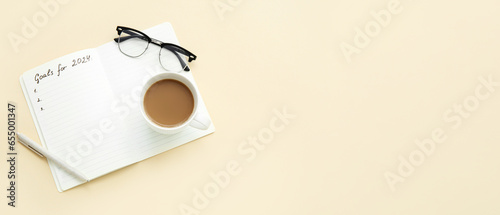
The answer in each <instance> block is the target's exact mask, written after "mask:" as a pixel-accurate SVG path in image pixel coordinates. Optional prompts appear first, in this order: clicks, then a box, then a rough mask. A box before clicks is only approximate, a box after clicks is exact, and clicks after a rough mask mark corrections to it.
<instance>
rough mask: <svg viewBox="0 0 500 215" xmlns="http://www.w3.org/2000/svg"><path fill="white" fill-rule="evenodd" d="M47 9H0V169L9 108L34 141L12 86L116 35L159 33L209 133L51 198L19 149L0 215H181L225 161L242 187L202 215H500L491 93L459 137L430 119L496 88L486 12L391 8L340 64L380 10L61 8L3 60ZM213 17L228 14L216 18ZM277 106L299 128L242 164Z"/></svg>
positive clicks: (465, 4) (188, 5)
mask: <svg viewBox="0 0 500 215" xmlns="http://www.w3.org/2000/svg"><path fill="white" fill-rule="evenodd" d="M46 1H47V0H40V1H38V0H34V1H4V2H3V4H2V7H1V8H2V9H0V19H1V20H3V21H2V28H1V30H0V35H1V38H2V39H0V44H1V49H0V57H1V59H2V72H1V84H0V86H1V89H0V92H1V94H0V95H1V101H2V107H4V110H0V113H2V114H0V115H1V118H0V119H1V120H0V125H1V130H2V132H1V134H2V136H1V138H0V139H1V140H2V143H1V144H0V154H1V155H0V157H5V153H6V148H7V143H6V141H5V140H6V136H5V132H4V131H5V130H6V126H5V125H6V116H5V115H6V114H5V113H6V110H5V109H6V108H5V107H6V103H7V101H14V102H16V103H17V104H18V107H17V110H18V129H19V131H22V132H24V133H25V134H27V135H28V136H30V137H33V138H34V139H36V140H37V141H38V140H39V139H38V136H37V133H36V130H35V127H34V124H33V121H32V118H31V115H30V114H29V110H28V107H27V104H26V102H25V99H24V96H23V94H22V92H21V88H20V85H19V81H18V78H19V76H20V75H21V74H22V73H23V72H25V71H27V70H29V69H31V68H33V67H36V66H38V65H40V64H43V63H45V62H47V61H50V60H52V59H54V58H57V57H60V56H63V55H65V54H68V53H72V52H75V51H78V50H82V49H86V48H92V47H97V46H99V45H101V44H103V43H106V42H109V41H110V40H111V39H112V38H113V37H114V36H115V34H116V31H115V27H116V26H117V25H125V26H130V27H134V28H137V29H146V28H149V27H152V26H154V25H157V24H160V23H163V22H171V24H172V25H173V27H174V29H175V30H176V33H177V37H178V38H179V40H180V42H181V45H182V46H184V47H186V48H187V49H189V50H191V51H193V52H194V53H195V54H197V55H198V56H199V59H197V60H196V61H195V62H193V63H192V64H191V65H192V69H193V73H194V76H195V78H196V81H197V83H198V85H199V88H200V90H201V92H202V96H203V97H204V100H205V102H206V105H207V107H208V110H209V111H210V113H211V116H212V118H213V121H214V124H215V126H216V128H217V130H216V132H215V133H214V134H211V135H209V136H207V137H205V138H202V139H199V140H197V141H194V142H192V143H189V144H186V145H184V146H182V147H179V148H176V149H174V150H171V151H168V152H165V153H163V154H161V155H158V156H155V157H153V158H150V159H148V160H146V161H143V162H140V163H138V164H135V165H132V166H129V167H127V168H124V169H122V170H119V171H116V172H114V173H112V174H109V175H106V176H104V177H101V178H99V179H97V180H95V181H92V182H91V183H88V184H85V185H83V186H78V187H76V188H74V189H71V190H69V191H66V192H63V193H59V192H57V190H56V187H55V184H54V181H53V178H52V175H51V173H50V170H49V167H48V164H47V162H46V161H45V160H44V159H42V158H39V157H37V156H35V155H34V154H33V153H31V152H29V151H28V150H27V149H26V148H24V147H21V146H18V151H19V157H18V159H19V161H18V166H17V167H18V178H19V179H18V184H19V185H18V193H17V197H18V201H17V207H16V208H15V209H12V208H10V207H7V201H6V198H5V197H4V196H5V195H6V193H7V192H6V191H5V189H6V185H7V177H6V175H7V174H6V173H7V166H6V164H7V163H6V162H5V160H4V159H2V160H3V161H2V162H1V163H0V189H1V190H0V196H2V199H3V200H1V201H0V214H89V213H92V214H108V213H111V214H138V213H141V214H183V213H181V212H180V211H179V206H180V205H181V204H187V205H191V206H192V203H191V201H192V199H193V198H194V196H195V194H194V191H193V190H194V189H198V190H202V189H203V187H204V186H205V185H207V184H209V183H210V182H211V179H210V173H212V172H217V171H220V170H222V169H224V168H225V165H226V164H227V163H228V162H229V161H231V160H236V161H237V162H239V163H240V164H241V172H240V173H239V174H238V175H237V176H234V177H232V178H231V183H230V184H229V186H228V187H226V188H224V189H221V190H220V191H219V192H218V193H217V195H216V196H215V197H214V198H213V199H211V200H210V202H209V205H208V207H206V208H204V209H201V210H200V211H199V212H200V214H218V215H219V214H394V215H397V214H408V215H409V214H500V204H498V202H499V201H500V194H499V193H500V185H499V183H498V182H499V181H500V168H499V167H500V160H499V157H498V152H499V150H500V147H499V145H500V136H499V135H498V129H499V128H498V121H499V119H500V114H499V112H498V110H499V108H500V92H498V91H497V92H493V93H492V94H491V96H490V97H489V98H488V99H485V100H481V101H480V103H479V108H478V109H477V110H475V111H472V113H470V117H468V118H467V119H464V120H463V121H462V124H461V125H460V126H459V128H457V129H452V128H451V125H452V123H448V122H445V121H444V120H443V117H442V116H443V114H444V113H445V112H446V111H447V110H448V109H449V108H453V105H454V104H462V103H463V101H464V99H465V98H467V97H468V96H473V95H474V90H475V88H476V86H478V84H479V83H480V82H479V81H478V77H480V76H485V77H487V76H488V75H490V74H491V75H492V77H493V80H498V81H500V63H499V61H498V56H499V54H498V53H499V52H498V50H500V40H499V38H500V25H499V21H500V14H499V13H498V9H499V8H500V4H499V3H498V1H495V0H479V1H429V0H425V1H424V0H420V1H410V0H401V1H400V4H401V7H402V11H401V13H399V14H397V15H393V16H392V19H391V22H390V23H389V25H388V26H387V27H383V28H382V29H381V32H380V34H379V35H377V36H375V37H372V38H371V43H370V44H369V45H368V46H367V47H365V48H362V49H361V50H360V52H359V54H354V55H353V56H352V57H353V58H352V62H351V63H347V61H346V59H345V58H344V55H343V54H342V51H341V49H340V48H339V45H340V44H341V43H342V42H346V43H349V44H351V45H352V44H353V38H354V37H355V28H357V27H361V28H364V26H365V25H366V24H367V23H369V22H370V21H374V20H375V19H374V18H373V17H372V16H371V15H370V11H380V10H382V9H384V8H387V4H388V3H389V2H390V1H389V0H376V1H367V0H356V1H352V0H343V1H319V0H316V1H249V0H217V1H213V0H205V1H194V0H189V1H167V0H164V1H149V0H145V1H140V2H139V1H124V0H122V1H107V2H104V1H77V0H73V1H70V2H69V3H67V4H64V5H60V8H59V10H58V12H57V13H56V14H55V16H54V17H50V18H49V20H48V23H47V24H46V25H45V26H43V27H40V28H38V33H37V34H36V36H34V37H33V38H31V39H28V40H29V42H28V43H27V44H21V45H20V46H19V52H18V53H16V52H15V51H14V49H13V48H12V45H11V43H10V42H9V39H8V37H7V35H8V34H9V33H10V32H12V33H15V34H21V27H22V26H23V22H22V19H23V17H26V18H28V19H32V17H33V15H34V14H36V13H37V12H39V11H42V9H41V7H40V6H39V5H38V3H39V2H46ZM214 2H221V3H222V4H224V5H226V8H229V9H231V10H228V11H225V12H224V13H223V14H222V18H221V17H219V16H218V14H217V11H216V10H215V8H214V5H213V3H214ZM231 3H232V4H231ZM285 106H286V107H287V109H288V112H290V113H293V114H294V115H296V118H295V119H293V120H291V122H290V124H289V125H288V126H286V128H285V130H284V131H282V132H280V133H276V134H275V136H274V139H273V140H272V142H271V143H270V144H268V145H266V148H265V150H262V151H259V152H258V154H257V157H256V158H255V159H254V160H252V161H251V162H247V161H246V160H245V158H246V157H247V155H242V154H240V153H239V152H238V151H237V148H238V146H239V145H240V143H242V142H244V141H246V140H247V138H248V137H249V136H256V135H257V134H258V133H259V131H261V130H262V129H264V128H266V127H268V124H269V121H270V120H271V119H272V118H273V117H274V114H273V109H280V110H281V109H282V108H283V107H285ZM435 128H443V129H444V131H445V133H446V135H447V139H446V141H445V142H444V143H441V144H438V145H437V146H436V149H435V152H434V153H433V154H432V155H431V156H430V157H428V158H426V159H425V161H424V162H423V164H422V165H421V166H419V167H416V168H415V170H414V172H413V174H411V175H410V176H408V177H406V178H405V181H404V182H402V183H398V184H396V190H395V191H394V192H393V191H391V189H390V187H389V185H388V184H387V182H386V179H385V177H384V174H385V173H386V172H387V171H391V172H397V168H398V165H399V163H400V162H399V161H398V157H399V156H402V157H404V158H408V156H409V155H410V153H411V152H413V151H415V150H417V149H418V148H417V146H416V145H415V144H414V142H413V141H414V140H415V139H425V138H429V137H431V132H432V131H433V130H434V129H435Z"/></svg>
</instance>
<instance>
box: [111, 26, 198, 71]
mask: <svg viewBox="0 0 500 215" xmlns="http://www.w3.org/2000/svg"><path fill="white" fill-rule="evenodd" d="M116 31H117V32H118V37H117V38H114V41H115V42H116V43H117V44H119V43H120V42H121V41H125V40H128V39H131V38H139V39H142V40H145V41H147V42H148V45H147V46H146V49H144V51H143V52H142V53H141V54H139V55H137V56H131V55H128V54H126V53H125V52H123V51H122V50H121V48H120V46H119V45H118V48H119V49H120V52H121V53H123V54H124V55H127V56H129V57H133V58H135V57H139V56H141V55H142V54H144V53H145V52H146V50H148V48H149V44H151V43H153V44H155V45H157V46H160V53H159V58H158V59H159V61H160V64H161V65H162V67H163V68H164V69H165V67H164V66H163V64H162V63H161V49H163V48H165V49H167V50H169V51H170V52H172V53H174V54H175V56H176V57H177V59H178V60H179V62H180V63H181V66H182V68H183V70H184V71H187V72H188V71H190V69H189V67H188V65H187V64H186V63H185V62H184V60H183V59H182V57H181V56H180V55H179V53H180V54H182V55H185V56H187V57H188V62H191V61H193V60H196V55H194V54H193V53H192V52H190V51H188V50H187V49H185V48H182V47H181V46H178V45H176V44H173V43H164V42H162V41H160V40H157V39H154V38H151V37H149V36H148V35H147V34H145V33H143V32H141V31H139V30H136V29H133V28H129V27H124V26H117V27H116ZM124 31H126V33H127V34H130V36H125V37H121V34H122V32H124ZM137 34H139V35H137Z"/></svg>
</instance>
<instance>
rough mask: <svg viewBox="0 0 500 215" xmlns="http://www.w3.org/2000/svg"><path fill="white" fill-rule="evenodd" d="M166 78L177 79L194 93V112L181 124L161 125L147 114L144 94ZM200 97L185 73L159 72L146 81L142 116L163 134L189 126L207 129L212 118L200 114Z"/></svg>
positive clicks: (142, 100)
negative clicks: (172, 125) (173, 125)
mask: <svg viewBox="0 0 500 215" xmlns="http://www.w3.org/2000/svg"><path fill="white" fill-rule="evenodd" d="M165 79H171V80H176V81H179V82H181V83H183V84H184V85H186V86H187V87H188V88H189V90H190V91H191V93H192V95H193V100H194V108H193V112H192V113H191V115H190V116H189V118H188V119H187V120H186V121H184V122H183V123H182V124H181V125H179V126H175V127H165V126H161V125H159V124H157V123H155V122H154V121H153V120H151V119H150V118H149V116H148V115H147V114H146V110H145V109H144V96H145V95H146V92H147V91H148V89H149V87H151V85H153V84H154V83H156V82H158V81H161V80H165ZM199 97H200V95H199V93H198V91H197V89H196V87H195V86H194V84H193V82H191V80H189V79H188V78H186V77H185V76H184V75H181V74H179V73H170V72H168V73H159V74H157V75H155V76H153V77H151V78H150V79H149V80H148V81H147V82H146V84H145V85H144V87H143V88H142V93H141V100H140V101H141V113H142V116H143V117H144V119H145V120H146V122H147V124H148V125H149V127H151V128H152V129H153V130H155V131H157V132H159V133H162V134H174V133H178V132H181V131H183V130H185V129H186V128H187V127H193V128H197V129H201V130H206V129H208V127H210V123H211V122H210V119H209V118H208V116H206V115H204V114H200V113H199V111H198V109H199Z"/></svg>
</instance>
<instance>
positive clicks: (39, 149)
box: [17, 133, 89, 182]
mask: <svg viewBox="0 0 500 215" xmlns="http://www.w3.org/2000/svg"><path fill="white" fill-rule="evenodd" d="M17 136H18V137H19V142H20V143H21V144H23V145H24V146H26V147H28V148H29V149H31V150H32V151H33V152H35V153H36V154H38V155H40V156H41V157H44V156H45V157H47V159H49V160H51V161H52V162H54V163H55V164H57V165H58V166H59V167H61V168H63V169H64V170H66V171H67V172H68V173H70V174H72V175H73V176H76V177H78V178H80V179H83V180H85V181H87V182H88V181H89V179H88V178H87V177H85V175H83V174H82V173H81V172H80V171H78V170H77V169H75V168H73V167H72V166H70V165H69V164H67V163H66V162H64V161H63V160H61V159H60V158H58V157H57V156H55V155H53V154H52V153H50V152H49V151H47V150H45V149H44V148H43V147H41V146H40V145H38V144H37V143H36V142H35V141H33V140H31V139H29V138H28V137H26V136H25V135H24V134H21V133H17Z"/></svg>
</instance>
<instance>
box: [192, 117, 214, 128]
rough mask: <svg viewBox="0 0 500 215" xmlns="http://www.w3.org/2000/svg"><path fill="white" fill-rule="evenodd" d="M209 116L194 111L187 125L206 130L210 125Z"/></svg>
mask: <svg viewBox="0 0 500 215" xmlns="http://www.w3.org/2000/svg"><path fill="white" fill-rule="evenodd" d="M210 124H211V122H210V118H208V116H207V115H205V114H200V113H196V116H194V118H193V120H191V122H190V123H189V125H190V126H191V127H193V128H197V129H201V130H207V129H208V127H210Z"/></svg>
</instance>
